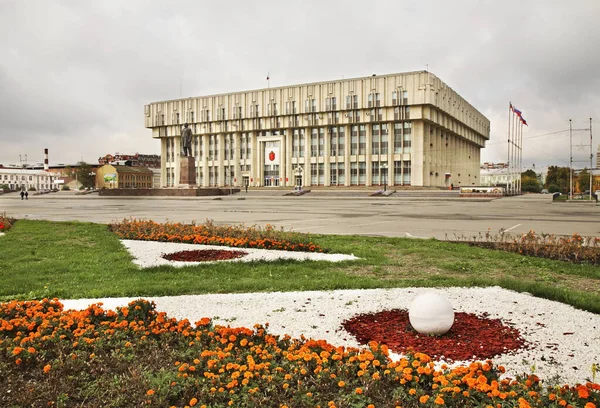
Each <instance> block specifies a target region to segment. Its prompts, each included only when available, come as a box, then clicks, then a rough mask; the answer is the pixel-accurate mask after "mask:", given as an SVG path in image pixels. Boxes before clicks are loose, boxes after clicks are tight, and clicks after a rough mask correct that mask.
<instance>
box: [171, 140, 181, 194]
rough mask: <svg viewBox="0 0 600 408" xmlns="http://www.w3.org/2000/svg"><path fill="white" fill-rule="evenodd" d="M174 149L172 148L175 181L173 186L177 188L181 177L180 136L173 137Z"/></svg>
mask: <svg viewBox="0 0 600 408" xmlns="http://www.w3.org/2000/svg"><path fill="white" fill-rule="evenodd" d="M174 140H175V147H174V148H173V156H174V158H175V180H173V186H174V187H177V186H178V185H179V182H180V176H181V136H178V137H175V139H174Z"/></svg>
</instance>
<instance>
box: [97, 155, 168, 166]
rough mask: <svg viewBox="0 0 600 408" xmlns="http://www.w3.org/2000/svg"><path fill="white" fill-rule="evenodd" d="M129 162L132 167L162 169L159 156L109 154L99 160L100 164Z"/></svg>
mask: <svg viewBox="0 0 600 408" xmlns="http://www.w3.org/2000/svg"><path fill="white" fill-rule="evenodd" d="M124 161H128V162H130V163H131V166H141V167H147V168H149V169H160V155H159V154H140V153H135V154H121V153H115V154H114V155H112V154H107V155H106V156H104V157H100V158H98V164H101V165H104V164H119V163H120V162H124Z"/></svg>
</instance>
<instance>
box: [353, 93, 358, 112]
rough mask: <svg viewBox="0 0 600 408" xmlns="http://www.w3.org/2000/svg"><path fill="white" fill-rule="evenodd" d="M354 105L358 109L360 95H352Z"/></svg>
mask: <svg viewBox="0 0 600 408" xmlns="http://www.w3.org/2000/svg"><path fill="white" fill-rule="evenodd" d="M352 105H353V108H354V109H358V95H353V96H352Z"/></svg>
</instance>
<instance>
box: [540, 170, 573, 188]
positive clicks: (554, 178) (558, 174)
mask: <svg viewBox="0 0 600 408" xmlns="http://www.w3.org/2000/svg"><path fill="white" fill-rule="evenodd" d="M570 171H571V170H570V169H569V168H568V167H558V166H550V167H548V175H547V176H546V187H547V188H548V190H550V187H549V186H551V185H553V184H554V185H556V186H557V188H558V190H557V191H558V192H561V193H563V194H566V193H568V191H569V183H570V179H569V178H570Z"/></svg>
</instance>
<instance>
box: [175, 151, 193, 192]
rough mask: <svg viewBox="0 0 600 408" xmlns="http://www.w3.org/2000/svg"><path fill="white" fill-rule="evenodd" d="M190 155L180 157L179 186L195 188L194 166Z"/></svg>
mask: <svg viewBox="0 0 600 408" xmlns="http://www.w3.org/2000/svg"><path fill="white" fill-rule="evenodd" d="M194 164H195V163H194V158H193V157H192V156H183V157H181V161H180V167H179V187H181V188H196V166H195V165H194Z"/></svg>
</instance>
